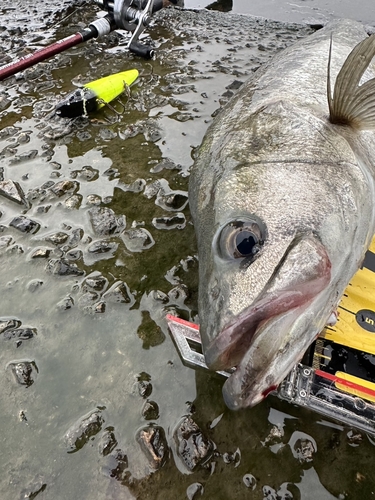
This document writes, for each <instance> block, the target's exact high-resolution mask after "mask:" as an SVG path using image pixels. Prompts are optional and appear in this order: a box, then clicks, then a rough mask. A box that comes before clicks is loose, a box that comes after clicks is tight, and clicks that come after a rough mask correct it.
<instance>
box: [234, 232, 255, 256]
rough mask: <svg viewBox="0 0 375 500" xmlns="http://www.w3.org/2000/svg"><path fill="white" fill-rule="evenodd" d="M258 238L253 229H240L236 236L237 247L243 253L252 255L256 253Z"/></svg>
mask: <svg viewBox="0 0 375 500" xmlns="http://www.w3.org/2000/svg"><path fill="white" fill-rule="evenodd" d="M257 245H258V238H257V237H256V236H255V234H254V233H252V232H251V231H246V230H244V231H240V232H239V233H238V234H237V236H236V248H237V250H238V252H239V253H240V254H241V255H243V256H246V255H251V254H254V253H256V251H257V250H256V249H257Z"/></svg>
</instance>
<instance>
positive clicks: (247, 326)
mask: <svg viewBox="0 0 375 500" xmlns="http://www.w3.org/2000/svg"><path fill="white" fill-rule="evenodd" d="M315 285H317V283H315ZM319 285H320V284H319ZM312 288H313V289H314V292H315V293H319V292H320V291H321V290H322V289H323V287H321V286H319V288H318V287H317V286H314V287H312ZM309 292H310V293H308V294H307V293H306V287H305V286H302V287H300V288H299V289H298V288H296V289H294V290H282V291H280V292H279V293H272V294H269V295H267V296H266V297H264V298H262V299H260V300H258V301H257V302H256V303H255V304H253V305H252V306H250V307H248V308H247V309H246V310H245V311H243V312H242V313H241V314H240V315H239V316H237V318H236V319H235V320H234V321H232V322H230V323H228V324H227V325H226V326H225V327H224V328H223V330H222V331H221V332H220V334H219V335H218V336H217V337H216V338H215V339H214V340H213V342H211V344H210V345H209V346H208V348H207V349H206V351H205V359H206V363H207V366H208V367H209V368H210V369H211V370H215V371H216V370H226V369H229V368H233V367H235V366H237V365H238V364H239V363H240V362H241V360H242V358H243V356H244V353H245V352H246V351H247V350H248V349H249V347H250V346H251V343H252V341H253V339H254V338H255V337H256V335H257V333H258V332H259V331H260V330H261V329H263V327H264V325H265V323H268V322H269V321H270V320H271V319H273V318H275V317H278V316H280V315H282V314H283V313H286V312H287V311H290V310H291V309H296V308H299V309H301V310H303V309H304V307H303V306H304V305H305V304H307V303H309V302H310V301H311V299H312V298H313V297H314V296H315V294H314V295H311V289H310V290H309Z"/></svg>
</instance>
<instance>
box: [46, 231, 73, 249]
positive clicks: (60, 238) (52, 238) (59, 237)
mask: <svg viewBox="0 0 375 500" xmlns="http://www.w3.org/2000/svg"><path fill="white" fill-rule="evenodd" d="M68 238H69V235H68V234H67V233H64V232H62V231H59V232H57V233H54V234H50V235H49V236H46V237H45V238H44V239H45V240H46V241H49V242H50V243H52V245H55V246H59V245H63V244H64V243H65V242H66V240H67V239H68Z"/></svg>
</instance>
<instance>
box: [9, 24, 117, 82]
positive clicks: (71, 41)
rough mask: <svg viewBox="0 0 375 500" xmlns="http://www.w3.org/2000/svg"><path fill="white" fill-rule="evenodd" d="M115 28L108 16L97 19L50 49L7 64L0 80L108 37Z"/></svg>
mask: <svg viewBox="0 0 375 500" xmlns="http://www.w3.org/2000/svg"><path fill="white" fill-rule="evenodd" d="M114 28H115V24H114V22H113V20H112V17H111V16H109V15H108V16H105V17H103V18H101V19H97V20H96V21H94V22H93V23H92V24H90V25H89V26H88V27H87V28H85V29H84V30H82V31H78V32H77V33H75V34H74V35H70V36H68V37H66V38H63V39H62V40H59V41H57V42H55V43H52V44H51V45H48V47H43V48H42V49H39V50H36V51H35V52H33V53H32V54H28V55H26V56H23V57H21V58H19V59H17V60H16V61H12V62H10V63H8V64H5V65H4V66H2V67H1V68H0V80H4V79H5V78H8V77H9V76H12V75H15V74H16V73H19V72H20V71H22V70H24V69H26V68H30V67H31V66H34V65H35V64H37V63H39V62H41V61H44V60H45V59H48V58H50V57H53V56H55V55H56V54H60V52H63V51H64V50H67V49H70V48H71V47H74V46H75V45H78V44H79V43H82V42H86V41H88V40H91V39H92V38H98V37H99V36H103V35H107V34H108V33H109V32H110V31H112V30H113V29H114Z"/></svg>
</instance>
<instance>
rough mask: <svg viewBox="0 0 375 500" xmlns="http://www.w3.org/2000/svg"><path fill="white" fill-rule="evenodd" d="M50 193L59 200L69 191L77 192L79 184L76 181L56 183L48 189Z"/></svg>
mask: <svg viewBox="0 0 375 500" xmlns="http://www.w3.org/2000/svg"><path fill="white" fill-rule="evenodd" d="M49 189H50V191H51V193H53V194H54V195H56V196H58V197H59V198H61V196H64V194H66V193H69V192H71V191H78V189H79V184H78V182H76V181H70V180H63V181H60V182H56V184H55V185H54V186H52V187H50V188H49Z"/></svg>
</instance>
